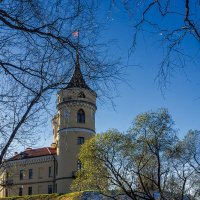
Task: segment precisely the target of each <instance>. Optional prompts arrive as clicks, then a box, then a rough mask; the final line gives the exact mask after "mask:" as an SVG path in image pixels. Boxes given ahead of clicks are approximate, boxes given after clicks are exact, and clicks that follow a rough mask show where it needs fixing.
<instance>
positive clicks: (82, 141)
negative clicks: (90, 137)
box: [77, 137, 85, 145]
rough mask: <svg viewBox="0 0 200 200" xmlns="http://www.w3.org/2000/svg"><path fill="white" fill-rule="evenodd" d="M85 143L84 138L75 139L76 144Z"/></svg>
mask: <svg viewBox="0 0 200 200" xmlns="http://www.w3.org/2000/svg"><path fill="white" fill-rule="evenodd" d="M84 143H85V137H77V144H78V145H82V144H84Z"/></svg>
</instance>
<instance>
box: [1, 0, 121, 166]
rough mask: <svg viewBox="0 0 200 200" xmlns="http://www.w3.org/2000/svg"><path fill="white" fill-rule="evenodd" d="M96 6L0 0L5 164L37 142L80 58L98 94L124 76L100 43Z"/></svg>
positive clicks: (65, 0) (69, 0)
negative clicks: (53, 100) (17, 149)
mask: <svg viewBox="0 0 200 200" xmlns="http://www.w3.org/2000/svg"><path fill="white" fill-rule="evenodd" d="M96 8H97V3H96V2H94V1H92V2H87V1H82V0H56V1H51V0H47V1H40V0H39V1H38V0H31V1H30V0H3V1H0V49H1V50H0V83H1V89H0V119H1V122H0V147H1V148H0V165H1V164H2V161H3V159H4V158H5V156H6V154H7V153H8V152H9V149H10V147H11V146H16V145H17V144H20V143H21V142H23V143H26V144H27V143H28V142H31V143H32V142H35V140H36V138H35V137H34V135H33V131H34V130H35V133H37V135H38V131H37V128H38V127H39V124H40V123H41V121H42V120H41V118H42V116H43V115H42V113H43V112H44V109H43V108H44V107H45V106H46V105H47V103H48V102H49V99H50V97H51V94H52V93H53V92H54V91H55V90H56V89H58V88H63V87H64V86H65V85H66V84H67V83H68V81H69V79H70V76H71V75H72V72H73V68H74V65H75V62H76V55H78V57H79V59H80V63H81V67H82V72H83V75H84V77H85V78H86V79H87V80H88V83H89V84H90V85H92V86H93V87H94V89H98V90H97V92H98V91H99V93H101V91H102V88H104V87H105V85H107V84H109V83H113V79H115V78H118V77H119V72H120V71H119V68H118V66H117V65H115V64H116V63H114V62H113V63H111V62H108V59H107V57H106V54H105V48H104V46H103V45H102V44H101V45H98V43H97V37H98V34H99V24H98V20H97V19H96V16H95V11H96Z"/></svg>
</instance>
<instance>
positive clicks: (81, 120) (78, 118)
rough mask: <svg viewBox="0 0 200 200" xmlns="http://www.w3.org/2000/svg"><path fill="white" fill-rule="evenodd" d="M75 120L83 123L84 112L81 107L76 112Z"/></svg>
mask: <svg viewBox="0 0 200 200" xmlns="http://www.w3.org/2000/svg"><path fill="white" fill-rule="evenodd" d="M77 122H78V123H85V112H84V110H83V109H80V110H79V111H78V112H77Z"/></svg>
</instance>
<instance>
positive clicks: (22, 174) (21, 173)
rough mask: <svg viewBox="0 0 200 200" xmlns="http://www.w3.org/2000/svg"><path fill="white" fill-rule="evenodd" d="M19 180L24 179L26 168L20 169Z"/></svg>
mask: <svg viewBox="0 0 200 200" xmlns="http://www.w3.org/2000/svg"><path fill="white" fill-rule="evenodd" d="M19 180H24V170H23V169H20V170H19Z"/></svg>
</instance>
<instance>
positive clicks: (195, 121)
mask: <svg viewBox="0 0 200 200" xmlns="http://www.w3.org/2000/svg"><path fill="white" fill-rule="evenodd" d="M104 3H105V1H104ZM104 3H103V4H102V5H103V7H102V10H101V11H100V15H101V18H103V19H104V20H107V22H108V26H107V27H106V30H105V31H103V35H101V38H100V39H101V41H103V42H106V41H113V40H114V42H112V43H108V44H109V45H108V46H107V47H108V51H109V52H110V55H111V56H112V57H111V59H112V58H114V59H115V58H118V57H121V62H122V64H123V65H127V64H128V66H127V68H126V76H125V79H126V82H120V83H118V85H117V88H118V90H117V91H116V97H115V98H114V104H115V109H114V108H113V107H112V106H111V104H110V102H102V101H101V99H98V101H97V107H98V109H97V112H96V132H97V133H101V132H104V131H106V130H108V129H110V128H116V129H118V130H119V131H122V132H125V131H127V130H128V128H130V126H131V123H132V121H133V119H134V118H135V117H136V115H138V114H140V113H142V112H146V111H150V110H153V111H155V110H157V109H158V108H161V107H164V108H167V109H168V110H169V113H170V114H171V116H172V118H173V119H174V121H175V128H176V129H178V130H179V136H180V137H183V136H184V135H185V134H186V132H187V131H188V130H189V129H197V130H200V78H199V77H200V76H199V75H200V67H199V66H200V59H199V58H198V56H196V53H197V52H198V50H199V47H200V45H199V43H198V42H196V41H195V40H192V39H191V38H187V40H186V41H185V42H184V45H183V48H184V50H186V51H185V52H186V53H187V54H190V55H191V56H192V57H194V60H193V62H190V58H189V59H187V60H189V62H187V64H186V66H185V68H184V70H183V69H177V70H176V72H174V73H173V76H172V77H171V83H170V85H169V87H168V88H167V89H166V90H164V95H163V94H162V92H161V91H160V89H159V87H158V82H156V81H155V77H156V75H157V73H158V70H159V66H160V63H161V61H162V58H163V55H164V48H163V46H161V45H160V43H159V41H160V40H161V37H162V35H160V34H159V33H158V34H157V35H156V34H155V35H154V36H152V35H150V34H146V32H144V33H143V34H140V35H139V38H138V41H137V45H136V48H135V51H134V52H133V53H132V54H131V56H130V57H129V58H128V50H129V48H130V47H131V43H132V36H133V28H132V22H130V20H129V18H128V16H127V13H126V12H125V11H124V9H123V8H122V7H118V8H114V9H113V10H112V12H111V13H110V12H108V5H106V4H104ZM106 6H107V7H106ZM152 17H153V16H152ZM154 17H155V16H154ZM168 20H169V21H166V24H165V25H164V26H170V25H171V24H173V23H178V22H179V19H173V20H172V19H168ZM53 107H54V108H53ZM55 107H56V102H55V100H54V102H53V103H52V108H53V110H54V109H55ZM50 120H51V119H50V118H49V128H48V129H46V132H45V133H44V138H45V139H44V142H42V143H40V145H41V146H43V145H49V144H50V143H51V142H52V137H51V135H52V131H51V124H50V123H51V121H50ZM49 130H50V131H49ZM49 132H50V133H49Z"/></svg>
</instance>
